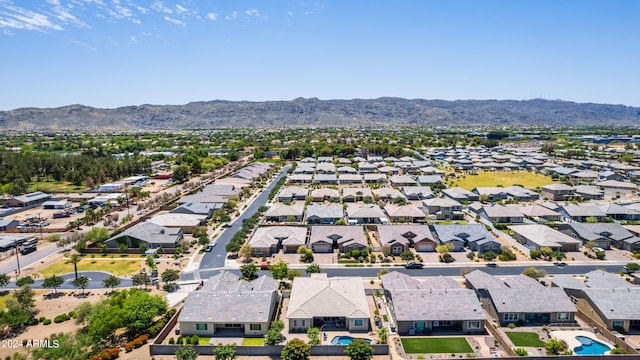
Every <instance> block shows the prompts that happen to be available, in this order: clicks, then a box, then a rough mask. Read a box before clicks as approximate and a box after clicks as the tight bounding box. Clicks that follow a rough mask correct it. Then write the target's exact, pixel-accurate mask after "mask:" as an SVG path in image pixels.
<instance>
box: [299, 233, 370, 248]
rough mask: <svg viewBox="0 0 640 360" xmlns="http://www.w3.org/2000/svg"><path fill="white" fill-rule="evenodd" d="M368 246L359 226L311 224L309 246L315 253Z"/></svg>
mask: <svg viewBox="0 0 640 360" xmlns="http://www.w3.org/2000/svg"><path fill="white" fill-rule="evenodd" d="M368 246H369V244H368V242H367V238H366V237H365V235H364V232H363V230H362V227H361V226H312V227H311V236H310V237H309V247H310V248H311V250H313V252H316V253H328V252H333V250H334V249H338V251H339V252H341V253H346V252H348V251H349V252H350V251H353V250H362V249H365V248H367V247H368Z"/></svg>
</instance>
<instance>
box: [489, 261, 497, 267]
mask: <svg viewBox="0 0 640 360" xmlns="http://www.w3.org/2000/svg"><path fill="white" fill-rule="evenodd" d="M487 266H488V267H492V268H495V267H498V264H496V263H494V262H490V263H487Z"/></svg>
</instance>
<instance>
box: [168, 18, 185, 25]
mask: <svg viewBox="0 0 640 360" xmlns="http://www.w3.org/2000/svg"><path fill="white" fill-rule="evenodd" d="M164 19H165V20H166V21H168V22H170V23H173V24H176V25H180V26H185V23H183V22H182V21H180V20H178V19H174V18H170V17H168V16H165V17H164Z"/></svg>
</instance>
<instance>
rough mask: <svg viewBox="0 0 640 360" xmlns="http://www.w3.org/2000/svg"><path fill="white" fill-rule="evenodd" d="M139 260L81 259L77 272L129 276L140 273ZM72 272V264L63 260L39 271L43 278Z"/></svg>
mask: <svg viewBox="0 0 640 360" xmlns="http://www.w3.org/2000/svg"><path fill="white" fill-rule="evenodd" d="M140 269H141V266H140V260H112V261H105V260H94V259H83V260H80V262H79V263H78V271H92V270H93V271H106V272H109V273H112V274H113V275H116V276H122V275H126V274H130V273H132V272H138V271H140ZM71 272H73V264H72V263H70V262H69V261H68V260H66V259H63V260H60V261H58V262H56V263H53V264H52V265H50V266H48V267H46V268H44V269H42V270H40V274H41V275H42V276H44V277H47V276H51V275H54V274H55V275H61V274H67V273H71Z"/></svg>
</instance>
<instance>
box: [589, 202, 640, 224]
mask: <svg viewBox="0 0 640 360" xmlns="http://www.w3.org/2000/svg"><path fill="white" fill-rule="evenodd" d="M598 207H599V208H600V210H602V212H603V213H604V214H605V215H606V216H607V217H609V218H611V219H613V220H631V221H633V220H640V211H637V210H635V209H632V208H630V207H627V206H622V205H618V204H613V203H608V204H600V205H598Z"/></svg>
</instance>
